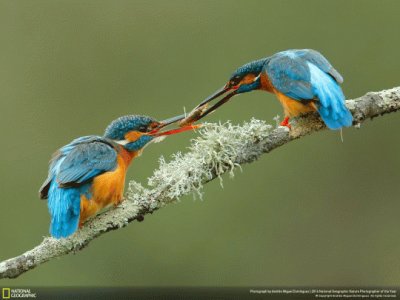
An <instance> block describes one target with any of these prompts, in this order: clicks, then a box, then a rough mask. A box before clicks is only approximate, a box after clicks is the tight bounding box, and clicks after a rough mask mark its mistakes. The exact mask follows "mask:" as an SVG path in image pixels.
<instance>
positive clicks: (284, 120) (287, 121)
mask: <svg viewBox="0 0 400 300" xmlns="http://www.w3.org/2000/svg"><path fill="white" fill-rule="evenodd" d="M279 125H280V126H285V127H287V128H289V129H290V128H292V126H290V124H289V117H285V118H284V119H283V121H282V122H281V123H280V124H279Z"/></svg>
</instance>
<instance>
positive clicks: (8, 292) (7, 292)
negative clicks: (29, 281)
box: [1, 288, 36, 299]
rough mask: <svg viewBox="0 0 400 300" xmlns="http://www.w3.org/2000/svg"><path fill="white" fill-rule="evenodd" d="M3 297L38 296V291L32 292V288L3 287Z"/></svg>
mask: <svg viewBox="0 0 400 300" xmlns="http://www.w3.org/2000/svg"><path fill="white" fill-rule="evenodd" d="M1 298H2V299H18V298H36V293H33V292H31V289H11V288H3V289H2V290H1Z"/></svg>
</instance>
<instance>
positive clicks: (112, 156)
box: [39, 115, 199, 238]
mask: <svg viewBox="0 0 400 300" xmlns="http://www.w3.org/2000/svg"><path fill="white" fill-rule="evenodd" d="M183 118H184V115H181V116H177V117H173V118H170V119H168V120H164V121H161V122H158V121H156V120H155V119H153V118H150V117H147V116H139V115H128V116H124V117H120V118H119V119H116V120H114V121H113V122H112V123H111V124H110V125H109V126H108V127H107V129H106V131H105V133H104V136H95V135H90V136H84V137H80V138H78V139H75V140H73V141H72V142H71V143H69V144H68V145H66V146H64V147H62V148H61V149H59V150H58V151H57V152H56V153H55V154H54V155H53V158H52V159H51V161H50V167H49V174H48V177H47V179H46V181H45V182H44V183H43V185H42V187H41V188H40V191H39V194H40V198H41V199H48V208H49V212H50V216H51V224H50V233H51V235H52V236H53V237H55V238H64V237H68V236H69V235H71V234H73V233H74V232H75V231H76V230H77V229H78V227H80V226H82V224H83V223H84V222H85V221H86V220H87V219H88V218H89V217H91V216H93V215H95V214H96V213H98V212H99V211H100V210H101V209H103V208H104V207H106V206H108V205H110V204H114V205H118V204H119V203H120V202H121V201H122V199H123V191H124V185H125V175H126V172H127V169H128V166H129V165H130V163H131V162H132V160H133V159H134V158H136V157H138V156H139V155H140V154H141V153H142V151H143V149H144V147H145V146H147V145H148V144H149V143H151V142H158V141H160V140H161V139H163V138H164V137H165V136H167V135H171V134H175V133H179V132H183V131H187V130H192V129H196V128H198V127H199V125H193V126H192V125H188V126H184V127H181V128H179V129H172V130H169V131H161V129H162V128H164V127H165V126H167V125H169V124H172V123H175V122H177V121H180V120H182V119H183Z"/></svg>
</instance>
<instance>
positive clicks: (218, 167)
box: [0, 87, 400, 279]
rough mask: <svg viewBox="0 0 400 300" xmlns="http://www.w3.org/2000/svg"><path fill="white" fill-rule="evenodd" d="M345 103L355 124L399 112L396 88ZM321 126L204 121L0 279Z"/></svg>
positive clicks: (3, 268)
mask: <svg viewBox="0 0 400 300" xmlns="http://www.w3.org/2000/svg"><path fill="white" fill-rule="evenodd" d="M346 105H347V107H348V108H349V109H350V111H351V113H352V114H353V118H354V124H355V125H359V124H360V123H362V122H363V121H365V120H366V119H369V118H374V117H377V116H380V115H384V114H386V113H391V112H395V111H398V110H400V87H396V88H393V89H389V90H384V91H380V92H370V93H368V94H366V95H364V96H362V97H359V98H357V99H354V100H347V101H346ZM325 128H326V127H325V125H324V124H323V123H322V121H321V120H320V118H319V116H318V115H317V114H309V115H306V116H303V117H300V118H298V119H296V120H295V124H293V125H292V129H291V130H290V131H289V130H288V128H286V127H276V128H274V127H273V126H271V125H268V124H267V123H266V122H265V121H261V120H256V119H252V120H251V121H249V122H244V123H243V125H233V124H231V123H230V122H227V123H223V124H205V126H204V127H203V128H202V129H201V130H200V134H199V136H198V137H197V138H195V139H193V140H192V143H191V146H190V148H189V151H187V152H186V153H185V154H182V153H177V154H175V155H174V156H173V157H172V160H171V161H169V162H166V160H165V159H164V158H161V159H160V167H159V168H158V169H157V170H155V171H154V174H153V175H152V176H151V177H150V178H149V181H148V187H143V186H142V185H141V184H139V183H137V182H135V181H131V182H130V184H129V188H128V191H127V195H126V201H123V202H122V203H121V204H120V205H119V206H118V207H116V208H115V209H110V210H108V211H106V212H104V213H102V214H100V215H98V216H97V217H96V218H94V219H92V220H90V221H88V222H87V223H85V226H84V227H83V228H81V229H80V230H78V231H77V232H76V233H75V234H73V235H72V236H70V237H68V238H65V239H60V240H57V239H54V238H51V237H46V238H45V239H44V240H43V242H42V243H41V244H40V245H38V246H36V247H35V248H33V249H31V250H28V251H26V252H25V253H23V254H21V255H19V256H16V257H14V258H10V259H8V260H5V261H2V262H0V279H1V278H15V277H18V276H19V275H21V274H22V273H24V272H27V271H29V270H31V269H33V268H35V267H37V266H38V265H40V264H42V263H44V262H47V261H49V260H51V259H53V258H55V257H59V256H62V255H65V254H68V253H71V252H76V251H77V250H81V249H83V248H84V247H85V246H86V245H87V244H89V243H90V241H92V240H93V239H95V238H97V237H98V236H100V235H102V234H104V233H106V232H108V231H111V230H116V229H119V228H121V227H124V226H126V225H128V224H129V223H130V222H132V221H134V220H142V219H143V215H145V214H147V213H152V212H154V211H155V210H157V209H159V208H161V207H163V206H165V205H167V204H168V203H171V202H174V201H176V200H178V199H179V198H180V197H181V196H183V195H187V194H191V193H194V194H197V195H201V191H202V188H203V186H204V184H206V183H207V182H209V181H211V180H213V179H215V178H221V175H222V174H224V173H227V172H228V173H230V174H231V175H232V174H233V170H234V169H235V168H236V167H240V165H242V164H244V163H251V162H253V161H255V160H256V159H257V158H258V157H260V155H262V154H263V153H268V152H270V151H271V150H273V149H276V148H278V147H280V146H282V145H284V144H286V143H288V142H290V141H291V140H294V139H297V138H300V137H302V136H304V135H307V134H310V133H313V132H315V131H319V130H322V129H325Z"/></svg>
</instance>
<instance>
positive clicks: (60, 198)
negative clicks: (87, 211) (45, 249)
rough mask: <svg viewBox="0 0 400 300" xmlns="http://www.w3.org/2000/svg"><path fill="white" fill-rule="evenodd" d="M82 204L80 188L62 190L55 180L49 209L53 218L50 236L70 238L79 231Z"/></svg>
mask: <svg viewBox="0 0 400 300" xmlns="http://www.w3.org/2000/svg"><path fill="white" fill-rule="evenodd" d="M80 203H81V190H80V189H79V188H60V187H59V186H58V184H57V183H56V182H55V181H54V180H53V181H52V183H51V185H50V191H49V196H48V207H49V212H50V216H51V224H50V234H51V235H52V236H53V237H55V238H58V239H59V238H64V237H68V236H70V235H71V234H73V233H74V232H75V231H76V230H77V229H78V225H79V217H80Z"/></svg>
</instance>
